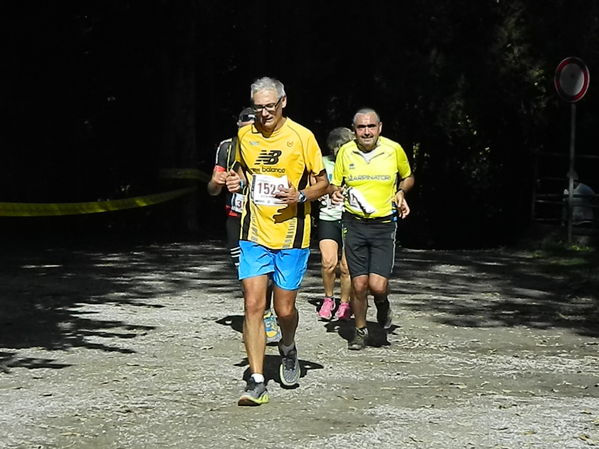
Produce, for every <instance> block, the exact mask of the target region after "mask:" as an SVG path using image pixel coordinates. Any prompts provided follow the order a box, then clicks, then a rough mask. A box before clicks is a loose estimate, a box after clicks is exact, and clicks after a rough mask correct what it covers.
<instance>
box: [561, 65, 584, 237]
mask: <svg viewBox="0 0 599 449" xmlns="http://www.w3.org/2000/svg"><path fill="white" fill-rule="evenodd" d="M590 80H591V76H590V73H589V69H588V68H587V66H586V65H585V63H584V62H582V60H581V59H580V58H576V57H573V56H571V57H568V58H566V59H564V60H563V61H562V62H560V63H559V64H558V65H557V68H556V70H555V77H554V79H553V84H554V86H555V90H556V91H557V93H558V95H559V96H560V97H561V98H562V99H563V100H565V101H567V102H568V103H571V105H570V163H569V168H568V244H569V245H570V244H572V203H573V199H574V173H575V171H574V170H575V168H574V165H575V159H576V151H575V142H576V102H577V101H579V100H581V99H582V97H584V95H585V94H586V93H587V90H588V88H589V82H590Z"/></svg>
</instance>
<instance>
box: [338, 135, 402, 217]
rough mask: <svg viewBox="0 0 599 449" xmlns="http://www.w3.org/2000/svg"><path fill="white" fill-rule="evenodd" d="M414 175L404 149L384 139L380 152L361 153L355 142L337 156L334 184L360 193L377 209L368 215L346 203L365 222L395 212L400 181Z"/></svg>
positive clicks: (380, 142)
mask: <svg viewBox="0 0 599 449" xmlns="http://www.w3.org/2000/svg"><path fill="white" fill-rule="evenodd" d="M411 174H412V170H411V169H410V163H409V162H408V158H407V156H406V153H405V152H404V150H403V148H402V147H401V145H400V144H398V143H397V142H394V141H393V140H391V139H387V138H386V137H383V136H380V137H379V139H378V142H377V146H376V148H374V149H373V150H372V151H369V152H362V151H360V150H359V149H358V145H357V144H356V142H355V140H352V141H351V142H348V143H346V144H345V145H343V146H342V147H341V148H340V149H339V153H337V159H336V160H335V168H334V170H333V179H331V184H334V185H336V186H338V187H341V186H346V187H352V188H354V189H356V190H358V191H359V193H361V194H362V197H364V198H365V199H366V201H367V202H368V204H369V205H371V206H372V207H373V208H374V209H375V211H374V212H373V213H371V214H366V213H365V212H364V211H363V210H362V209H359V208H356V207H352V206H351V205H350V204H349V201H348V200H347V199H346V200H345V210H346V211H348V212H349V213H351V214H353V215H356V216H358V217H361V218H378V217H387V216H389V215H391V214H393V213H394V212H395V210H394V207H393V201H394V199H395V193H396V192H397V185H398V183H399V181H400V180H401V179H404V178H407V177H408V176H410V175H411ZM398 177H399V179H398Z"/></svg>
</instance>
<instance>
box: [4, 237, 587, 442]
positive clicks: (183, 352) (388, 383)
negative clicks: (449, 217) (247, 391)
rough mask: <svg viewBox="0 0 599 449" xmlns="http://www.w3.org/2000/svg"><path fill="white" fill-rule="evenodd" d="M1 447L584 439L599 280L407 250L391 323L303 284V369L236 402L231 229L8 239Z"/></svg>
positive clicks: (270, 364) (272, 354)
mask: <svg viewBox="0 0 599 449" xmlns="http://www.w3.org/2000/svg"><path fill="white" fill-rule="evenodd" d="M0 260H1V261H2V266H3V269H2V273H0V276H1V283H2V286H3V287H2V290H1V297H0V404H2V407H1V408H0V447H1V448H19V449H21V448H22V449H26V448H27V449H29V448H40V449H41V448H44V449H45V448H61V449H62V448H77V449H84V448H115V449H116V448H135V449H137V448H140V449H141V448H143V449H150V448H184V449H187V448H221V447H229V448H258V447H263V448H308V449H309V448H347V447H355V448H361V447H367V445H370V446H371V447H376V448H377V449H383V448H443V449H452V448H477V449H478V448H509V449H515V448H538V449H549V448H559V449H565V448H589V447H593V446H598V445H599V363H598V362H599V354H598V350H599V325H598V324H597V319H598V318H599V313H598V309H599V306H598V299H597V296H593V295H591V294H588V293H587V294H577V293H576V292H572V289H571V286H570V287H568V284H567V282H565V279H563V278H562V277H560V274H559V271H558V272H555V271H548V270H546V269H545V268H546V264H545V261H544V260H542V259H539V258H537V257H535V256H533V255H532V254H529V253H524V252H516V251H418V250H407V249H404V250H401V251H398V263H397V266H396V275H395V276H394V278H393V280H392V294H391V297H390V300H391V304H392V307H393V310H394V312H395V317H394V323H395V324H396V325H395V326H394V327H393V328H392V332H391V333H390V334H388V335H386V334H384V333H383V332H381V331H380V329H379V328H378V326H377V325H376V319H375V318H374V308H371V309H370V310H369V328H370V333H371V335H372V336H373V337H374V341H373V344H374V346H371V347H368V348H367V349H366V350H364V351H358V352H353V351H348V350H347V338H349V336H350V334H351V323H336V322H330V323H326V322H322V321H318V320H317V317H316V314H315V310H316V304H317V301H318V300H319V298H320V295H321V286H320V280H319V264H318V254H317V253H316V252H314V254H313V255H312V258H311V262H310V269H309V272H308V275H307V277H306V278H305V281H304V284H303V286H302V289H301V293H300V295H299V298H298V308H299V310H300V315H301V318H300V328H299V332H298V337H297V344H298V350H299V355H300V360H301V365H302V371H303V374H302V378H301V381H300V385H299V387H297V388H293V389H285V388H282V387H281V386H280V384H279V383H278V374H277V371H278V363H279V357H278V355H277V354H278V353H277V349H276V346H274V345H273V346H269V347H268V349H267V360H266V362H267V363H266V371H267V372H266V377H267V379H269V382H268V388H269V391H270V396H271V402H270V403H269V404H267V405H264V406H261V407H250V408H248V407H238V406H237V405H236V401H237V398H238V396H239V394H240V392H241V390H242V388H243V385H244V382H243V380H242V379H243V375H244V373H245V371H246V370H247V360H246V359H245V352H244V350H243V345H242V341H241V333H240V330H241V321H242V301H241V298H240V294H239V288H238V284H237V282H236V281H235V279H234V278H233V274H232V272H231V270H230V268H229V266H228V261H227V259H226V254H225V250H224V249H223V248H222V247H220V244H219V243H218V242H207V243H168V244H147V245H139V246H134V245H132V246H131V247H130V248H126V249H125V248H121V247H118V246H113V247H104V248H98V247H91V246H85V245H80V246H79V247H77V248H70V249H68V250H67V249H59V248H46V249H38V250H33V249H28V250H20V251H15V250H12V251H7V252H5V254H4V255H3V256H2V257H1V259H0Z"/></svg>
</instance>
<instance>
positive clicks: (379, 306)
mask: <svg viewBox="0 0 599 449" xmlns="http://www.w3.org/2000/svg"><path fill="white" fill-rule="evenodd" d="M374 304H375V305H376V321H377V322H378V323H379V324H380V326H381V327H382V328H383V329H385V330H389V329H390V328H391V325H392V324H393V311H392V310H391V306H390V305H389V300H388V299H385V300H384V301H381V302H375V303H374Z"/></svg>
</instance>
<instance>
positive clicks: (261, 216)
mask: <svg viewBox="0 0 599 449" xmlns="http://www.w3.org/2000/svg"><path fill="white" fill-rule="evenodd" d="M235 159H236V161H237V162H239V164H240V165H241V169H242V170H243V172H244V173H245V177H246V179H247V181H248V191H247V192H246V193H247V194H246V195H245V202H244V205H243V213H242V216H241V234H240V237H239V239H240V240H248V241H250V242H254V243H258V244H260V245H263V246H265V247H267V248H270V249H287V248H308V247H309V246H310V228H311V219H310V202H309V201H308V202H305V203H297V204H292V205H289V206H287V205H286V204H277V200H276V199H275V198H274V196H273V195H274V193H275V192H276V191H277V190H278V187H279V186H280V185H281V186H284V187H288V186H289V183H291V184H292V185H293V186H295V188H296V189H298V190H302V189H305V188H306V187H308V183H309V179H310V174H314V175H317V174H319V173H320V172H321V171H322V170H324V164H323V162H322V155H321V152H320V147H319V146H318V143H317V142H316V139H315V138H314V134H312V132H311V131H310V130H309V129H307V128H304V127H303V126H301V125H299V124H298V123H295V122H294V121H292V120H291V119H289V118H287V119H286V120H285V123H284V124H283V126H282V127H281V128H280V129H278V130H276V131H274V132H273V133H272V134H271V135H270V136H268V137H265V136H263V135H262V134H261V133H260V132H258V131H257V129H256V127H255V126H254V125H247V126H244V127H243V128H240V129H239V132H238V139H237V151H236V156H235Z"/></svg>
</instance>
